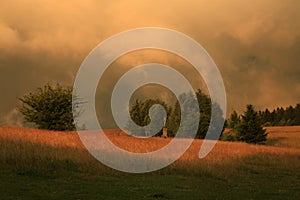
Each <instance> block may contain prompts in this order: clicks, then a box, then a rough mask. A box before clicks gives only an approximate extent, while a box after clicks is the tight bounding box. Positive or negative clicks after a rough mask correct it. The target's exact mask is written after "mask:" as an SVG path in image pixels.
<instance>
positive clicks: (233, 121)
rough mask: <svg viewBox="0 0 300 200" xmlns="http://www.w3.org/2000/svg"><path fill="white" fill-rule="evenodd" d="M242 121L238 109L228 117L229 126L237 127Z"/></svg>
mask: <svg viewBox="0 0 300 200" xmlns="http://www.w3.org/2000/svg"><path fill="white" fill-rule="evenodd" d="M240 122H241V119H240V116H239V115H238V114H237V112H236V111H233V113H232V114H231V115H230V118H229V119H228V128H235V127H237V126H238V125H239V124H240Z"/></svg>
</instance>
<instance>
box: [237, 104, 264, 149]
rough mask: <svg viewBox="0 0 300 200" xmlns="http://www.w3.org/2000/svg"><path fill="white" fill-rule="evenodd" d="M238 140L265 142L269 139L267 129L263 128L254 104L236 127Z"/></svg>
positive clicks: (249, 106) (255, 142)
mask: <svg viewBox="0 0 300 200" xmlns="http://www.w3.org/2000/svg"><path fill="white" fill-rule="evenodd" d="M235 129H236V131H237V135H236V136H237V140H239V141H243V142H247V143H254V144H257V143H263V142H264V141H266V140H267V133H266V130H264V129H263V127H262V124H261V121H260V117H259V115H258V113H257V112H256V111H255V110H254V107H253V106H252V105H247V110H246V111H245V112H244V114H243V115H242V116H241V122H240V124H239V126H237V127H236V128H235Z"/></svg>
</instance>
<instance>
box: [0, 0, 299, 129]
mask: <svg viewBox="0 0 300 200" xmlns="http://www.w3.org/2000/svg"><path fill="white" fill-rule="evenodd" d="M299 7H300V2H299V1H297V0H286V1H280V0H266V1H259V0H254V1H238V0H231V1H217V0H213V1H199V0H190V1H179V0H178V1H174V0H173V1H161V2H158V1H156V2H153V1H148V0H145V1H134V0H124V1H98V0H88V1H82V0H74V1H72V2H68V1H48V0H47V1H38V0H28V1H21V0H12V1H8V0H3V1H1V3H0V72H1V73H0V92H1V104H0V124H10V125H18V123H20V120H19V117H18V115H17V114H16V113H17V112H16V110H15V107H16V106H17V98H16V97H21V96H23V95H24V94H25V93H28V92H30V91H32V90H34V89H35V88H36V87H39V86H42V85H44V84H45V83H47V82H49V81H52V80H54V81H57V82H60V83H63V84H66V85H72V84H73V81H74V78H75V75H76V72H77V70H78V69H79V67H80V64H81V62H82V61H83V59H84V58H85V57H86V56H87V55H88V53H89V52H90V51H91V50H92V49H93V48H94V47H95V46H96V45H97V44H99V43H100V42H101V41H103V40H105V39H107V38H108V37H110V36H112V35H114V34H116V33H119V32H121V31H125V30H128V29H133V28H139V27H149V26H155V27H164V28H170V29H174V30H177V31H180V32H182V33H184V34H186V35H188V36H190V37H192V38H194V39H195V40H196V41H197V42H199V43H200V44H202V45H203V47H204V48H205V49H206V50H207V51H208V53H209V54H210V55H211V57H212V58H213V60H214V61H215V62H216V64H217V66H218V67H219V70H220V72H221V74H222V76H223V79H224V82H225V87H226V92H227V97H228V110H229V112H231V111H233V110H237V111H239V112H241V111H242V110H243V108H244V106H245V105H246V104H248V103H252V104H254V105H255V106H256V108H257V109H264V108H270V109H273V108H275V107H277V106H283V107H285V106H288V105H295V104H296V103H299V99H300V67H299V65H300V57H299V55H300V23H299V21H300V12H299ZM153 60H154V61H156V62H160V63H163V64H168V65H171V66H173V67H174V68H176V69H178V70H180V71H181V72H182V73H185V75H186V76H187V77H189V78H190V80H191V82H192V84H193V86H194V87H195V88H197V87H198V86H199V87H202V88H203V87H204V86H203V83H202V82H201V78H200V77H198V76H197V75H195V73H194V71H193V70H192V69H191V66H189V65H188V64H187V63H186V62H185V61H184V60H182V59H180V58H178V57H176V56H174V55H170V54H167V53H166V52H156V51H153V52H151V51H144V52H133V53H131V54H128V55H124V56H123V57H122V58H120V59H119V60H117V61H116V62H115V63H113V65H112V66H111V69H110V70H109V71H108V72H107V75H106V77H105V78H104V79H103V80H101V84H102V87H101V88H100V87H99V90H98V93H97V100H98V101H99V105H98V110H99V112H100V113H107V112H109V111H108V106H102V107H101V105H107V103H108V102H109V99H108V98H104V99H103V98H102V97H103V96H104V97H105V96H109V95H110V94H111V90H110V89H111V88H112V87H113V83H114V82H115V81H116V80H117V78H118V77H120V76H121V74H122V73H125V72H126V71H127V70H128V69H130V68H131V67H133V66H136V65H138V64H142V63H145V62H148V61H153ZM204 89H205V88H204ZM144 93H147V95H149V96H151V95H152V93H151V90H150V91H146V92H144ZM166 94H167V93H166V91H164V90H161V95H162V96H163V97H164V96H166ZM166 98H167V97H166ZM103 115H104V114H103ZM104 120H105V119H104Z"/></svg>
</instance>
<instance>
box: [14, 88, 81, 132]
mask: <svg viewBox="0 0 300 200" xmlns="http://www.w3.org/2000/svg"><path fill="white" fill-rule="evenodd" d="M19 100H20V101H21V103H22V104H21V106H20V107H19V108H18V110H19V111H20V113H22V114H23V116H24V119H25V120H26V121H27V122H33V123H35V125H36V127H37V128H39V129H48V130H61V131H64V130H74V129H75V125H74V120H73V113H72V88H71V87H63V86H61V85H60V84H56V85H54V86H53V85H51V84H50V83H48V84H46V85H45V86H44V87H40V88H37V89H36V91H34V92H31V93H29V94H27V95H24V96H23V97H22V98H19Z"/></svg>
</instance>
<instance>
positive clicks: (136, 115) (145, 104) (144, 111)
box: [126, 99, 171, 136]
mask: <svg viewBox="0 0 300 200" xmlns="http://www.w3.org/2000/svg"><path fill="white" fill-rule="evenodd" d="M154 104H159V105H161V106H163V107H164V109H165V110H166V112H167V116H165V117H166V119H164V116H163V113H161V112H160V110H159V109H155V108H154V109H153V110H152V112H153V119H152V120H153V123H151V126H149V127H148V129H145V128H144V127H145V126H147V125H148V124H150V122H151V119H150V116H149V111H150V108H151V107H152V106H153V105H154ZM170 112H171V110H170V108H169V107H168V106H167V104H166V103H165V102H163V101H161V100H159V99H156V100H153V99H147V100H145V101H139V100H136V101H135V104H134V105H133V106H132V107H131V108H130V110H129V113H130V117H131V119H132V121H133V122H134V123H135V124H136V125H138V126H135V125H134V124H132V121H131V120H128V123H127V126H126V129H127V130H128V131H129V132H131V133H132V134H134V135H137V136H149V134H153V130H157V129H158V128H157V127H163V126H164V123H165V120H168V116H169V115H170ZM162 134H163V129H161V130H159V131H158V132H157V133H156V134H155V136H161V135H162Z"/></svg>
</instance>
